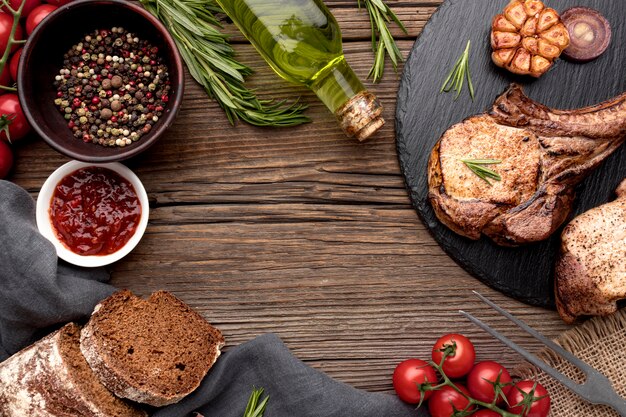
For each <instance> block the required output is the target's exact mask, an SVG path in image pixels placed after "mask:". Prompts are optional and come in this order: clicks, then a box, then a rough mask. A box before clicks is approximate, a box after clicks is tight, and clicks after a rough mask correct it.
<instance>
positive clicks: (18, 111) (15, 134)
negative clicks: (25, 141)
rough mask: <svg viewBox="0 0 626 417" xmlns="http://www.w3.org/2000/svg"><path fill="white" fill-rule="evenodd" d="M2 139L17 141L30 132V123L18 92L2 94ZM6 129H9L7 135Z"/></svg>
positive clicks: (0, 106)
mask: <svg viewBox="0 0 626 417" xmlns="http://www.w3.org/2000/svg"><path fill="white" fill-rule="evenodd" d="M0 129H2V130H0V140H3V141H6V142H11V143H15V142H17V141H19V140H20V139H22V138H23V137H24V136H26V135H27V134H28V132H30V125H29V124H28V121H27V120H26V116H24V112H23V111H22V106H20V100H19V99H18V98H17V95H16V94H13V93H9V94H3V95H1V96H0ZM6 129H8V130H9V137H7V133H6Z"/></svg>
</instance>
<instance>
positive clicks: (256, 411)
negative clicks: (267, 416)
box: [243, 388, 270, 417]
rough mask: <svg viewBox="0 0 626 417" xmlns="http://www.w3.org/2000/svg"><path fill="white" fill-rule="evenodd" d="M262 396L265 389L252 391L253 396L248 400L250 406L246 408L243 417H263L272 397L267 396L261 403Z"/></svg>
mask: <svg viewBox="0 0 626 417" xmlns="http://www.w3.org/2000/svg"><path fill="white" fill-rule="evenodd" d="M261 396H263V388H258V389H257V388H253V389H252V394H251V395H250V399H249V400H248V405H247V406H246V411H245V412H244V413H243V417H263V413H264V412H265V407H266V406H267V401H268V400H269V399H270V397H269V396H265V398H264V399H263V400H262V401H261V403H259V400H260V399H261Z"/></svg>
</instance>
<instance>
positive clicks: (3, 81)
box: [0, 65, 13, 94]
mask: <svg viewBox="0 0 626 417" xmlns="http://www.w3.org/2000/svg"><path fill="white" fill-rule="evenodd" d="M12 84H13V80H12V79H11V68H10V67H9V65H5V66H4V68H3V69H2V73H1V74H0V85H3V86H5V87H10V86H11V85H12ZM4 93H6V90H3V89H1V88H0V94H4Z"/></svg>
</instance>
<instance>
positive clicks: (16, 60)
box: [2, 48, 24, 85]
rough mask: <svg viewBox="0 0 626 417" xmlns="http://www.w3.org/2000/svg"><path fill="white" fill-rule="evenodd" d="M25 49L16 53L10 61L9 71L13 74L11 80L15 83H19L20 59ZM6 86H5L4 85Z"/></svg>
mask: <svg viewBox="0 0 626 417" xmlns="http://www.w3.org/2000/svg"><path fill="white" fill-rule="evenodd" d="M23 50H24V48H20V49H18V50H17V52H16V53H14V54H13V56H12V57H11V61H9V70H10V72H11V78H12V79H13V81H17V70H18V66H19V63H20V57H21V56H22V51H23ZM2 85H4V84H2Z"/></svg>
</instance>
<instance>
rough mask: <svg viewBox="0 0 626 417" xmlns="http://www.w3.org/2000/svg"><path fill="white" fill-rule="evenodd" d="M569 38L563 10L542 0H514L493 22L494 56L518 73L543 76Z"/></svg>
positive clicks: (499, 63) (500, 64) (494, 58)
mask: <svg viewBox="0 0 626 417" xmlns="http://www.w3.org/2000/svg"><path fill="white" fill-rule="evenodd" d="M569 42H570V37H569V33H568V32H567V28H566V27H565V25H563V23H562V22H561V18H560V17H559V14H558V13H557V12H556V10H554V9H551V8H549V7H545V5H544V4H543V2H542V1H540V0H512V1H511V2H510V3H509V5H508V6H506V8H505V9H504V13H502V14H499V15H497V16H496V17H494V18H493V22H492V24H491V47H492V48H493V54H492V55H491V59H492V60H493V62H494V63H495V64H496V65H497V66H499V67H502V68H506V69H508V70H509V71H511V72H513V73H515V74H521V75H531V76H533V77H537V78H539V77H541V76H542V75H543V74H545V73H546V72H547V71H548V70H549V69H550V67H551V66H552V64H553V63H554V60H555V59H557V58H558V57H559V56H560V55H561V53H562V52H563V50H564V49H565V48H567V47H568V46H569Z"/></svg>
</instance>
